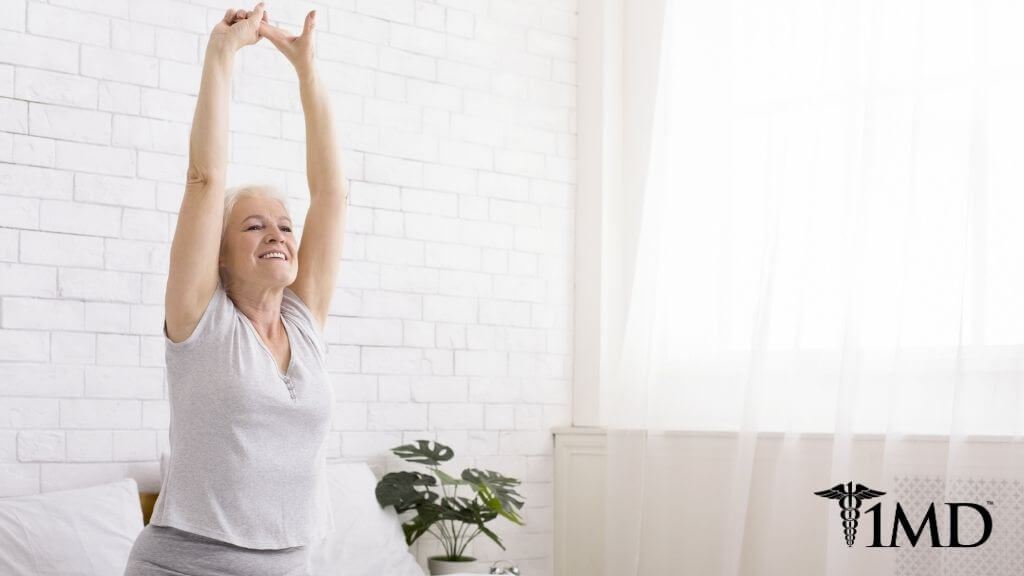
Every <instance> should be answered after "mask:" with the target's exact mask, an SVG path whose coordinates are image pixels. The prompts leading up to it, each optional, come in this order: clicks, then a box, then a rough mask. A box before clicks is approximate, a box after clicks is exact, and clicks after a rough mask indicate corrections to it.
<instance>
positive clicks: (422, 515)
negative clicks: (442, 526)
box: [402, 502, 445, 546]
mask: <svg viewBox="0 0 1024 576" xmlns="http://www.w3.org/2000/svg"><path fill="white" fill-rule="evenodd" d="M444 516H445V510H444V508H442V507H441V506H438V505H437V504H435V503H433V502H425V503H423V504H420V506H419V507H417V508H416V516H414V517H413V518H412V519H411V520H409V521H408V522H403V523H402V532H403V533H405V543H406V544H408V545H409V546H412V543H413V542H415V541H416V540H417V539H418V538H419V537H420V536H423V535H424V534H426V533H427V531H428V530H430V527H431V526H433V525H434V522H437V521H439V520H444Z"/></svg>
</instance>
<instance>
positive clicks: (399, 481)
mask: <svg viewBox="0 0 1024 576" xmlns="http://www.w3.org/2000/svg"><path fill="white" fill-rule="evenodd" d="M436 485H437V480H435V479H434V477H433V476H428V475H426V474H420V473H419V472H404V471H403V472H389V473H388V474H385V475H384V477H383V478H381V479H380V482H378V483H377V488H376V490H375V491H374V492H375V494H376V496H377V503H379V504H380V505H381V507H385V506H394V507H395V512H398V513H399V514H401V513H402V512H405V511H406V510H410V509H412V508H416V507H418V506H419V505H421V504H422V503H424V502H427V503H430V502H432V501H434V500H436V499H437V498H438V496H437V494H435V493H434V492H431V491H430V489H429V488H427V489H426V490H422V491H421V490H417V489H416V486H428V487H429V486H436Z"/></svg>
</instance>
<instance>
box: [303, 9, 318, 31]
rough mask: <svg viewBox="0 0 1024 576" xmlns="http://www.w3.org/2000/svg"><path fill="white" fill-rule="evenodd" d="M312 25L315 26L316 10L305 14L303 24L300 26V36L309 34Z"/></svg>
mask: <svg viewBox="0 0 1024 576" xmlns="http://www.w3.org/2000/svg"><path fill="white" fill-rule="evenodd" d="M314 25H316V10H310V11H309V14H306V21H305V23H304V24H303V25H302V34H303V35H305V34H309V32H310V31H311V30H312V29H313V26H314Z"/></svg>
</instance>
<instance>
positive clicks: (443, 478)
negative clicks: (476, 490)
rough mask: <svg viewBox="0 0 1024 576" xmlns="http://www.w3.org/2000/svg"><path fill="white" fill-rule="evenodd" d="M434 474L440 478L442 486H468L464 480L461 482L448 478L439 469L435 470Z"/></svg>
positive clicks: (448, 476) (452, 477) (451, 477)
mask: <svg viewBox="0 0 1024 576" xmlns="http://www.w3.org/2000/svg"><path fill="white" fill-rule="evenodd" d="M435 472H436V473H437V475H438V476H440V477H441V484H443V485H452V484H454V485H456V486H462V485H465V484H469V482H466V481H465V480H461V479H459V478H456V477H454V476H450V475H448V474H446V473H445V472H444V470H441V469H440V468H438V469H437V470H435Z"/></svg>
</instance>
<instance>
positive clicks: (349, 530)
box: [310, 462, 424, 576]
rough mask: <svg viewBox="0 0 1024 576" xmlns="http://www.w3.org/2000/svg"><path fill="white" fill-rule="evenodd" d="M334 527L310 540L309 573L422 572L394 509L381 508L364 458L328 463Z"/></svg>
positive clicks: (376, 575)
mask: <svg viewBox="0 0 1024 576" xmlns="http://www.w3.org/2000/svg"><path fill="white" fill-rule="evenodd" d="M327 478H328V484H329V486H330V491H331V507H332V509H333V513H334V525H335V531H334V533H333V534H330V535H328V536H327V537H326V538H324V539H323V540H322V541H321V542H319V543H317V544H313V545H310V571H311V572H310V573H311V574H312V576H381V575H382V574H387V575H388V576H424V573H423V569H422V568H420V565H419V564H417V562H416V557H415V556H413V555H412V554H411V553H410V552H409V546H408V545H407V544H406V543H405V535H404V534H403V533H402V523H401V522H400V521H399V520H398V514H396V513H395V509H394V508H391V507H388V508H381V507H380V504H378V503H377V497H376V495H375V490H376V487H377V478H376V477H375V476H374V475H373V471H372V470H370V467H369V466H367V465H366V463H365V462H339V463H328V465H327Z"/></svg>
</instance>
